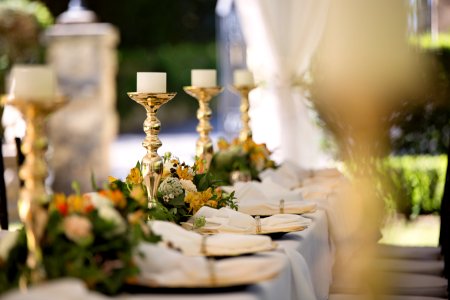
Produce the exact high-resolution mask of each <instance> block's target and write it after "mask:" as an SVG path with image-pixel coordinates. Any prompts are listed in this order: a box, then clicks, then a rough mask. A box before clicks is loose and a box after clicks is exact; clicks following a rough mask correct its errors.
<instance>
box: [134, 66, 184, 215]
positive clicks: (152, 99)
mask: <svg viewBox="0 0 450 300" xmlns="http://www.w3.org/2000/svg"><path fill="white" fill-rule="evenodd" d="M137 89H138V91H137V92H130V93H128V96H129V97H130V98H131V99H132V100H134V101H136V102H137V103H139V104H140V105H142V106H143V107H144V108H145V110H146V111H147V118H146V119H145V121H144V132H145V134H146V137H145V140H144V142H142V146H143V147H144V148H145V149H147V154H146V155H145V156H144V157H143V158H142V176H143V177H144V184H145V186H146V188H147V196H148V199H149V206H150V207H151V206H153V205H154V203H156V201H157V196H156V194H157V192H158V186H159V183H160V181H161V176H162V173H163V166H164V163H163V159H162V157H160V156H159V155H158V149H159V147H161V145H162V143H161V141H160V139H159V138H158V133H159V130H160V128H161V122H160V121H159V120H158V118H157V117H156V113H157V111H158V109H159V108H160V107H161V106H162V105H164V104H166V103H167V102H169V101H170V100H171V99H173V97H175V95H176V93H166V73H138V74H137Z"/></svg>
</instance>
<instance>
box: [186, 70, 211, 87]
mask: <svg viewBox="0 0 450 300" xmlns="http://www.w3.org/2000/svg"><path fill="white" fill-rule="evenodd" d="M191 85H192V86H196V87H215V86H217V73H216V70H191Z"/></svg>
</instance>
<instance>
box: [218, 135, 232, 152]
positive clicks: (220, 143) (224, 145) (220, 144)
mask: <svg viewBox="0 0 450 300" xmlns="http://www.w3.org/2000/svg"><path fill="white" fill-rule="evenodd" d="M229 147H230V144H229V143H228V142H227V141H226V140H225V139H223V138H220V139H219V140H218V141H217V148H219V150H227V149H228V148H229Z"/></svg>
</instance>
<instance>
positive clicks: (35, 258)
mask: <svg viewBox="0 0 450 300" xmlns="http://www.w3.org/2000/svg"><path fill="white" fill-rule="evenodd" d="M3 101H5V102H6V103H7V104H10V105H12V106H14V107H16V108H17V109H18V110H19V111H20V112H21V113H22V115H23V117H24V119H25V121H26V124H27V125H26V126H27V127H26V133H25V137H24V139H23V144H22V148H21V149H22V152H23V154H24V155H25V161H24V163H23V165H22V167H21V168H20V170H19V177H20V178H21V179H22V180H23V181H24V187H23V188H21V190H20V193H19V201H18V210H19V216H20V219H21V220H22V222H23V224H24V227H25V232H26V236H27V248H28V257H27V266H28V268H29V269H30V278H22V279H21V283H22V284H26V283H27V282H28V281H31V282H32V283H36V282H39V281H42V280H43V279H45V270H44V267H43V265H42V251H41V248H40V240H41V238H42V235H43V233H44V228H45V226H46V223H47V213H46V210H45V209H44V207H43V205H44V204H46V203H47V202H48V195H47V193H46V190H45V178H46V177H47V163H46V161H45V152H46V150H47V146H48V140H47V137H46V134H45V119H46V117H47V116H48V115H49V114H50V113H52V112H53V111H55V110H57V109H58V108H60V107H61V106H63V105H64V104H65V101H64V99H62V98H55V99H49V100H48V101H43V100H42V101H41V100H33V99H19V98H15V97H13V96H5V97H4V98H3Z"/></svg>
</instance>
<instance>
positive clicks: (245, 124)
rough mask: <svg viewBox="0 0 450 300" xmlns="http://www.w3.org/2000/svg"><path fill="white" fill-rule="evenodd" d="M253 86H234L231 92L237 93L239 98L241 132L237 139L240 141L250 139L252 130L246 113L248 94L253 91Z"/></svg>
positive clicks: (248, 105) (248, 104) (248, 103)
mask: <svg viewBox="0 0 450 300" xmlns="http://www.w3.org/2000/svg"><path fill="white" fill-rule="evenodd" d="M255 87H256V86H255V85H239V86H237V85H234V86H232V90H233V91H235V92H237V93H238V94H239V95H240V96H241V106H240V108H239V109H240V111H241V131H240V133H239V139H240V140H241V141H243V142H244V141H246V140H248V139H250V138H251V137H252V130H251V128H250V115H249V114H248V111H249V109H250V102H249V99H248V94H249V93H250V91H251V90H253V89H254V88H255Z"/></svg>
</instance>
